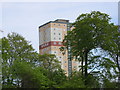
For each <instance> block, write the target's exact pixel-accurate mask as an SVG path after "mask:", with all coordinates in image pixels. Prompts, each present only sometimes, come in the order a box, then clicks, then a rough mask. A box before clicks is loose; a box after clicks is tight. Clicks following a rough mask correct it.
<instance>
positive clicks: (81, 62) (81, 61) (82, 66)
mask: <svg viewBox="0 0 120 90" xmlns="http://www.w3.org/2000/svg"><path fill="white" fill-rule="evenodd" d="M83 59H84V58H83V56H82V61H81V65H82V76H83V61H84V60H83Z"/></svg>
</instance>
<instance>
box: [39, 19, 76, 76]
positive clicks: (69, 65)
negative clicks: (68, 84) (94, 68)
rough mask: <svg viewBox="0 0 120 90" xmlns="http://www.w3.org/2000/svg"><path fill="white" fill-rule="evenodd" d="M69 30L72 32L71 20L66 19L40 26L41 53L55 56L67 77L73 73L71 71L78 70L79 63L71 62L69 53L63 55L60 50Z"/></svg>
mask: <svg viewBox="0 0 120 90" xmlns="http://www.w3.org/2000/svg"><path fill="white" fill-rule="evenodd" d="M68 30H71V28H69V20H64V19H57V20H55V21H50V22H48V23H45V24H43V25H41V26H39V53H40V54H45V53H47V54H55V55H56V57H57V59H58V60H59V61H60V62H61V68H62V69H63V70H64V71H65V72H66V75H68V74H69V73H71V69H73V70H77V69H78V63H77V62H76V61H70V60H69V57H68V56H69V54H68V51H66V53H65V54H64V55H63V54H62V52H61V51H60V49H59V48H60V47H61V46H63V45H62V41H63V39H64V37H65V35H66V34H67V31H68Z"/></svg>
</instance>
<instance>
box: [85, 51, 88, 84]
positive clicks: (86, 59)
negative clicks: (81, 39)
mask: <svg viewBox="0 0 120 90" xmlns="http://www.w3.org/2000/svg"><path fill="white" fill-rule="evenodd" d="M87 61H88V52H87V51H86V52H85V85H87V76H88V72H87V69H88V64H87Z"/></svg>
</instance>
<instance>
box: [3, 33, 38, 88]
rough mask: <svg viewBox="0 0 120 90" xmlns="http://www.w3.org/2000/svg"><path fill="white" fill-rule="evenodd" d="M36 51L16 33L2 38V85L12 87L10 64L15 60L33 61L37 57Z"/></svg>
mask: <svg viewBox="0 0 120 90" xmlns="http://www.w3.org/2000/svg"><path fill="white" fill-rule="evenodd" d="M35 53H36V52H35V51H34V49H33V48H32V46H31V45H30V44H29V42H28V41H26V40H25V39H24V38H23V37H22V36H21V35H19V34H17V33H12V34H8V36H7V37H4V38H2V61H3V62H2V71H3V72H2V76H3V77H2V79H3V83H2V84H3V87H14V86H15V85H14V79H17V81H18V84H19V78H15V77H14V75H13V74H12V69H11V67H12V65H13V62H14V61H15V60H19V61H26V62H31V64H33V63H34V61H35V60H36V59H37V57H36V56H37V55H36V54H35Z"/></svg>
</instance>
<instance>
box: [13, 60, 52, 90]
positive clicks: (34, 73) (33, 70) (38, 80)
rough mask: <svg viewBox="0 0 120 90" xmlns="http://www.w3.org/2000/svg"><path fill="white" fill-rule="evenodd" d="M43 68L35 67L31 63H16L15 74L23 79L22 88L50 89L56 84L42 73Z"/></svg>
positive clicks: (14, 66)
mask: <svg viewBox="0 0 120 90" xmlns="http://www.w3.org/2000/svg"><path fill="white" fill-rule="evenodd" d="M41 69H43V68H42V67H34V66H33V65H31V64H30V63H29V62H25V61H21V62H19V61H15V62H14V65H13V66H12V70H13V71H14V72H13V73H15V74H17V75H18V77H19V78H20V79H21V81H22V83H21V85H20V87H21V88H50V86H51V85H52V84H54V82H52V81H50V80H49V79H48V78H47V77H46V76H45V75H44V74H43V72H42V71H41Z"/></svg>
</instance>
